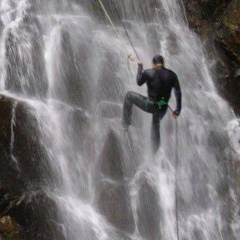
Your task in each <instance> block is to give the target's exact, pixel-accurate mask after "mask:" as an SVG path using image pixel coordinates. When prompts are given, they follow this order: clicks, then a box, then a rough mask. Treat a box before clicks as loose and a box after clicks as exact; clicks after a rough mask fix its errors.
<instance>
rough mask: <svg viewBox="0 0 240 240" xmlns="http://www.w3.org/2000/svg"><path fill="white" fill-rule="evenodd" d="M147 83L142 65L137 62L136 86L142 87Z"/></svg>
mask: <svg viewBox="0 0 240 240" xmlns="http://www.w3.org/2000/svg"><path fill="white" fill-rule="evenodd" d="M146 81H147V76H146V73H145V71H143V64H142V63H141V62H138V74H137V85H138V86H142V85H143V84H144V83H145V82H146Z"/></svg>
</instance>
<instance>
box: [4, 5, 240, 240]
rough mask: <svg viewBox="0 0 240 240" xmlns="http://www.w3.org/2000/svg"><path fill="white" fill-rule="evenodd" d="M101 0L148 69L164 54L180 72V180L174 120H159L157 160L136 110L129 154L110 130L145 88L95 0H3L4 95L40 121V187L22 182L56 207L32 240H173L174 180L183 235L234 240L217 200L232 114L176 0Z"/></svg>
mask: <svg viewBox="0 0 240 240" xmlns="http://www.w3.org/2000/svg"><path fill="white" fill-rule="evenodd" d="M104 3H105V4H106V6H107V8H108V10H109V12H110V13H111V15H112V16H113V17H114V16H115V13H114V11H115V9H116V8H117V9H118V11H119V12H120V14H121V16H122V18H123V20H124V23H125V25H126V26H127V28H128V30H129V33H130V37H131V39H132V40H133V42H134V44H135V45H136V48H137V51H138V53H139V55H140V57H141V60H142V61H143V62H144V64H145V66H148V65H149V63H150V61H151V58H152V56H153V55H154V54H156V53H161V54H163V55H164V57H165V60H166V65H167V67H168V68H170V69H172V70H174V71H175V72H176V73H177V74H178V76H179V79H180V83H181V86H182V91H183V111H182V114H181V117H180V118H179V120H178V125H179V161H180V166H179V172H178V174H176V172H175V170H176V169H175V150H176V149H175V147H176V146H175V137H176V136H175V122H174V120H173V119H172V118H171V117H170V114H168V115H167V116H166V117H165V118H164V120H163V121H162V124H161V139H162V142H161V149H160V150H159V152H158V153H157V154H156V155H155V156H153V155H152V154H151V151H150V144H149V142H150V137H149V129H150V122H151V121H150V116H148V115H147V114H144V113H141V112H140V111H137V110H136V111H135V112H134V116H135V117H134V119H135V121H134V124H133V126H132V127H131V133H132V137H133V146H129V145H128V144H127V141H126V138H125V137H124V136H123V135H122V134H121V132H120V131H119V129H118V127H117V124H116V119H118V118H120V117H121V114H122V113H121V112H122V102H123V99H124V95H125V93H126V92H127V91H128V90H134V91H138V92H140V93H143V94H145V91H146V89H145V88H143V89H140V88H137V87H136V85H135V80H134V79H135V74H136V66H135V65H131V66H130V69H129V68H128V66H127V60H126V57H125V52H124V51H123V46H122V45H121V42H120V41H119V39H118V38H116V36H115V35H114V32H113V31H112V29H111V28H110V26H109V25H108V24H106V22H105V24H104V17H103V13H102V12H101V9H100V7H99V5H98V2H97V1H91V2H89V1H87V0H82V2H80V1H79V3H78V1H75V2H74V1H70V0H62V1H54V0H50V1H49V0H48V1H42V0H41V1H40V0H39V1H38V0H36V1H32V2H31V1H28V0H21V1H16V0H2V1H1V20H2V31H1V82H0V86H1V91H2V93H3V94H4V95H5V96H8V97H11V98H14V99H15V100H17V101H19V102H23V103H24V104H26V105H27V109H26V112H27V114H28V115H29V116H31V117H32V116H33V117H34V118H35V120H36V122H37V129H38V133H39V134H38V136H35V137H36V138H37V140H36V141H38V142H39V146H40V150H39V151H42V153H41V154H40V159H41V169H42V171H43V172H44V174H42V175H40V176H41V178H44V179H43V180H42V179H41V181H36V182H34V183H33V182H31V181H30V182H28V183H27V185H28V184H29V185H31V189H32V191H36V189H37V190H38V191H41V192H44V194H46V195H47V196H48V197H49V198H50V199H51V200H53V201H54V202H55V204H57V209H56V210H55V211H57V213H56V212H55V213H54V214H52V215H54V217H52V219H51V222H53V224H52V225H51V226H52V228H53V230H52V231H50V233H48V234H49V235H48V236H45V237H43V236H41V235H39V237H38V239H51V240H53V239H57V240H59V239H67V240H77V239H81V240H90V239H93V240H94V239H100V240H105V239H106V240H108V239H109V240H110V239H111V240H112V239H138V240H141V239H147V240H157V239H168V240H175V239H177V235H176V218H175V211H176V209H175V181H178V184H179V189H178V192H177V193H178V194H177V195H178V199H179V209H178V211H179V229H180V238H181V239H186V240H190V239H191V240H192V239H196V240H210V239H224V240H230V239H234V237H236V238H237V236H238V235H237V234H239V233H238V227H237V225H236V224H237V223H238V222H239V219H237V216H235V218H234V219H230V217H229V214H226V211H227V210H226V209H228V206H226V202H225V200H226V199H224V198H223V197H222V196H221V193H222V194H223V195H224V193H223V192H224V191H225V192H228V193H229V195H230V192H231V191H230V190H229V188H230V187H229V186H228V175H227V171H226V165H227V164H226V159H227V156H228V153H227V151H226V149H228V145H229V144H228V143H229V140H228V137H227V129H226V125H227V123H228V122H229V121H230V120H231V119H232V118H233V117H234V116H233V113H232V111H231V110H230V108H229V106H228V105H227V104H226V103H225V101H223V99H221V98H220V97H219V96H218V94H217V92H216V90H215V87H214V83H213V80H212V77H211V73H210V70H209V67H208V61H207V59H206V58H205V55H204V49H203V47H202V45H201V42H200V41H199V40H198V39H197V37H196V36H195V35H194V34H193V33H192V32H191V31H190V30H189V29H188V26H187V23H186V21H185V16H184V14H183V13H184V9H183V7H182V2H181V1H177V0H167V1H163V0H153V1H143V0H134V1H133V0H130V1H127V0H125V1H121V2H119V1H104ZM114 20H116V22H117V18H115V19H114ZM119 31H120V32H121V33H122V35H123V36H125V35H124V31H123V29H121V28H120V27H119ZM126 43H128V42H127V41H126ZM128 48H129V49H128V50H129V52H131V51H132V49H131V46H130V45H128ZM170 105H171V106H174V105H175V101H174V98H173V99H172V100H171V103H170ZM16 107H17V105H16V104H15V105H14V108H13V110H12V112H13V119H12V138H11V151H12V157H13V158H14V164H16V165H17V166H18V168H17V169H18V171H19V174H24V172H23V171H22V170H21V165H18V163H19V161H21V159H19V158H17V157H16V156H15V155H14V148H15V147H14V141H15V135H14V127H15V125H16V122H17V121H18V118H17V115H16V113H15V108H16ZM231 126H232V127H231ZM27 127H28V126H27ZM229 129H230V130H229V131H231V129H233V125H230V127H229ZM29 131H30V130H29ZM235 142H236V141H235ZM26 144H28V143H26ZM233 145H234V144H233ZM235 145H236V146H234V147H237V144H235ZM30 151H31V148H30ZM36 171H37V170H36ZM176 176H178V179H176ZM229 198H230V197H229ZM48 210H49V209H48ZM45 211H47V210H45ZM49 211H50V210H49ZM50 215H51V211H50ZM233 225H234V227H233V228H232V229H231V227H229V226H233ZM42 231H44V229H42ZM55 231H58V235H57V234H56V233H55ZM231 231H232V232H233V233H232V232H231ZM35 239H37V238H35Z"/></svg>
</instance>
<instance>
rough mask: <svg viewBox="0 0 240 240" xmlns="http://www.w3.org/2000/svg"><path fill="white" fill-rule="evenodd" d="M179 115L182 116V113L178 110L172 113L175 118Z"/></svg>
mask: <svg viewBox="0 0 240 240" xmlns="http://www.w3.org/2000/svg"><path fill="white" fill-rule="evenodd" d="M179 115H180V112H179V111H177V110H175V111H174V112H173V113H172V116H173V117H174V118H177V117H179Z"/></svg>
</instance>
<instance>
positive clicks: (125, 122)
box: [122, 55, 182, 152]
mask: <svg viewBox="0 0 240 240" xmlns="http://www.w3.org/2000/svg"><path fill="white" fill-rule="evenodd" d="M145 83H146V84H147V88H148V98H147V97H144V96H142V95H140V94H138V93H136V92H128V93H127V94H126V97H125V100H124V106H123V117H122V128H123V130H126V131H127V130H128V127H129V126H130V125H131V123H132V108H133V105H135V106H137V107H138V108H140V109H141V110H143V111H145V112H147V113H151V114H152V115H153V116H152V127H151V139H152V148H153V151H154V152H156V151H157V150H158V148H159V146H160V121H161V119H162V118H163V117H164V115H165V114H166V112H167V109H168V101H169V99H170V96H171V91H172V89H173V88H174V90H175V96H176V101H177V108H176V110H175V111H173V117H175V118H177V117H178V116H179V115H180V112H181V98H182V94H181V88H180V84H179V81H178V77H177V75H176V74H175V73H174V72H173V71H171V70H169V69H167V68H165V63H164V58H163V57H162V56H161V55H156V56H155V57H154V58H153V60H152V69H149V70H145V71H143V64H142V63H141V62H140V61H139V62H138V74H137V84H138V85H139V86H142V85H143V84H145Z"/></svg>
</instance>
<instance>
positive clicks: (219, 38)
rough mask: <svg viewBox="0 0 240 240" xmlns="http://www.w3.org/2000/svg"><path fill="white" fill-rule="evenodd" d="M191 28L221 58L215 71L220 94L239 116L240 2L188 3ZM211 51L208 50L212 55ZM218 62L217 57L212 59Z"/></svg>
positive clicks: (189, 0) (192, 0) (200, 0)
mask: <svg viewBox="0 0 240 240" xmlns="http://www.w3.org/2000/svg"><path fill="white" fill-rule="evenodd" d="M184 5H185V7H186V12H187V17H188V20H189V23H190V27H191V28H192V29H194V30H195V31H196V32H197V33H199V34H200V35H201V37H202V38H203V39H205V40H207V41H205V42H206V43H207V44H208V45H207V46H206V47H207V48H208V49H209V50H210V49H215V50H216V51H217V53H218V55H219V56H220V59H219V60H218V62H217V64H216V68H215V69H214V71H215V72H216V73H217V81H216V85H217V88H218V90H219V92H220V93H221V95H222V96H223V97H224V98H225V99H226V100H227V101H229V102H230V104H231V105H232V107H233V109H234V110H235V112H236V113H239V111H240V110H239V109H240V102H239V92H240V84H239V79H238V76H236V74H235V73H236V71H237V69H239V67H240V32H239V29H240V1H239V0H204V1H203V0H185V1H184ZM210 52H211V51H209V53H210ZM213 57H214V58H215V59H216V54H214V56H213Z"/></svg>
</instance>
